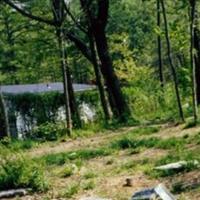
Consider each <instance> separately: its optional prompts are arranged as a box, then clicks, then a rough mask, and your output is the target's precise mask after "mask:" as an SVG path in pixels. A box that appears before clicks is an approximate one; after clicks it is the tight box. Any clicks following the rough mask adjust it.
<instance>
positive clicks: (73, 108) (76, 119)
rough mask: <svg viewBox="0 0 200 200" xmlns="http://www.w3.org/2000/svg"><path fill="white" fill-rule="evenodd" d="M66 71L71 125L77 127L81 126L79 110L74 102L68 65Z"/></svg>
mask: <svg viewBox="0 0 200 200" xmlns="http://www.w3.org/2000/svg"><path fill="white" fill-rule="evenodd" d="M65 59H66V57H65ZM66 71H67V81H68V92H69V101H70V109H71V113H72V118H73V120H72V121H73V125H74V126H75V127H77V128H81V127H82V124H81V118H80V114H79V110H78V106H77V102H76V98H75V94H74V88H73V83H72V79H71V73H70V69H69V67H67V69H66Z"/></svg>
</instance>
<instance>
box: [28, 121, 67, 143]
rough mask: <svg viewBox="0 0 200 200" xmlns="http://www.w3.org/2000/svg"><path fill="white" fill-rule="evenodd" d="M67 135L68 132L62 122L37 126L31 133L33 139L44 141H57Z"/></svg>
mask: <svg viewBox="0 0 200 200" xmlns="http://www.w3.org/2000/svg"><path fill="white" fill-rule="evenodd" d="M65 135H67V133H66V129H65V128H64V125H63V124H62V123H57V124H53V123H45V124H42V125H40V126H38V127H37V128H35V129H34V130H33V132H32V133H31V137H32V138H33V139H38V140H44V141H55V140H58V139H59V138H61V137H63V136H65Z"/></svg>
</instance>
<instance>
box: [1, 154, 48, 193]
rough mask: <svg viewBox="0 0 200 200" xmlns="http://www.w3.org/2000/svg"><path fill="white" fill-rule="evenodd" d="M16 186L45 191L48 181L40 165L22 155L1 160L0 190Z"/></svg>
mask: <svg viewBox="0 0 200 200" xmlns="http://www.w3.org/2000/svg"><path fill="white" fill-rule="evenodd" d="M16 188H31V189H32V191H42V192H43V191H46V190H47V189H48V182H47V180H46V177H45V175H44V169H43V167H42V165H40V164H39V163H35V162H33V161H32V160H29V159H25V158H22V157H19V158H17V159H14V160H13V159H8V160H4V161H2V162H1V166H0V190H6V189H16Z"/></svg>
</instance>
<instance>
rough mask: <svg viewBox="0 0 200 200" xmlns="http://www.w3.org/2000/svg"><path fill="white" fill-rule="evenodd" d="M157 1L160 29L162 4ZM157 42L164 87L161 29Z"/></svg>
mask: <svg viewBox="0 0 200 200" xmlns="http://www.w3.org/2000/svg"><path fill="white" fill-rule="evenodd" d="M156 1H157V27H158V29H160V28H161V17H160V13H161V6H160V0H156ZM157 42H158V63H159V78H160V85H161V87H162V88H163V87H164V77H163V62H162V42H161V34H160V31H159V33H158V36H157Z"/></svg>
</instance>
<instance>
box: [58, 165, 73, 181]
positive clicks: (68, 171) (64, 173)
mask: <svg viewBox="0 0 200 200" xmlns="http://www.w3.org/2000/svg"><path fill="white" fill-rule="evenodd" d="M74 171H75V166H74V165H70V164H68V165H66V166H65V167H64V169H63V170H62V171H61V172H60V177H61V178H67V177H70V176H72V175H73V173H74Z"/></svg>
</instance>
